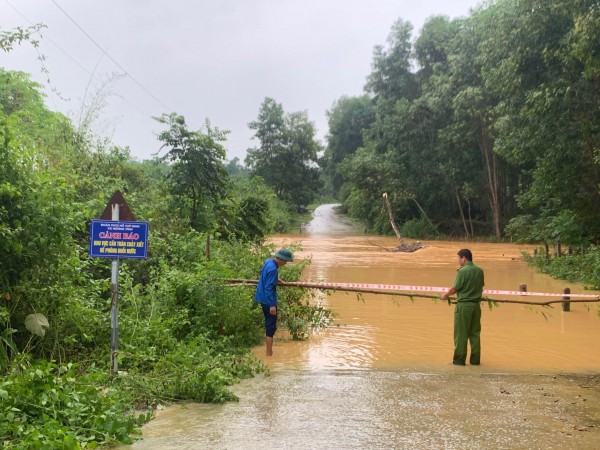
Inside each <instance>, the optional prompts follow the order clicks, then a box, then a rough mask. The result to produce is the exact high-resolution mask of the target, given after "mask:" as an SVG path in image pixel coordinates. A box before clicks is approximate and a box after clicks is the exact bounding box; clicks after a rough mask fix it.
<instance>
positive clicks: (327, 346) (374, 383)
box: [133, 205, 600, 449]
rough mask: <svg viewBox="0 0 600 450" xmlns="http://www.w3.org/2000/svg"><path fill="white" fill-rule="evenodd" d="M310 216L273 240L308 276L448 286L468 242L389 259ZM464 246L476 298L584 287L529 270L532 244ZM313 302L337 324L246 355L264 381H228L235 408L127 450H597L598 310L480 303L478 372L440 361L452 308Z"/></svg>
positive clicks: (378, 241) (195, 411)
mask: <svg viewBox="0 0 600 450" xmlns="http://www.w3.org/2000/svg"><path fill="white" fill-rule="evenodd" d="M314 217H315V218H314V220H313V221H312V222H311V223H309V224H308V225H307V226H306V227H305V229H304V230H303V232H302V233H300V234H298V235H294V236H291V235H287V236H278V237H275V238H274V240H275V242H277V243H278V244H279V245H289V244H295V243H296V244H297V243H300V244H301V246H302V250H301V251H298V252H296V255H295V256H296V258H297V259H301V258H310V259H311V261H312V264H311V265H310V266H308V268H307V269H306V270H305V272H304V274H303V278H304V279H305V280H307V281H329V282H353V283H358V282H362V283H388V284H411V285H422V286H445V287H448V286H450V285H451V284H452V281H453V280H454V274H455V270H456V258H455V255H456V252H457V250H458V249H460V248H462V247H464V246H465V244H462V243H459V242H443V241H442V242H437V241H431V242H427V244H428V247H427V248H425V249H423V250H419V251H417V252H415V253H394V252H391V251H389V250H390V249H392V248H393V247H395V246H396V245H397V243H398V242H397V240H396V239H395V238H385V237H376V236H366V235H361V234H360V233H358V232H356V230H355V229H354V227H353V225H352V223H351V222H350V221H348V220H347V219H346V218H344V217H343V216H339V215H337V214H336V213H335V210H334V209H333V207H332V206H331V205H324V206H322V207H319V208H317V210H316V211H315V213H314ZM468 247H469V248H470V249H471V250H472V251H473V255H474V262H475V263H476V264H477V265H479V266H480V267H482V268H483V269H484V271H485V276H486V289H505V290H517V289H518V286H519V284H521V283H525V284H527V287H528V290H529V291H537V292H562V290H563V288H564V287H570V288H571V291H572V292H574V293H575V292H577V293H582V292H583V289H582V287H581V286H578V285H573V284H567V283H565V282H561V281H556V280H553V279H551V278H550V277H547V276H545V275H541V274H538V273H535V271H534V270H533V269H530V268H529V267H527V265H526V264H525V262H524V261H523V260H522V258H521V251H522V250H531V249H530V248H522V247H519V246H516V245H512V244H485V243H476V244H469V245H468ZM283 278H284V277H283ZM498 298H500V297H498ZM527 299H528V300H536V299H535V298H530V297H528V298H527ZM537 300H539V299H537ZM319 301H321V302H323V303H325V304H326V305H328V306H329V307H330V308H331V309H332V310H333V311H334V312H335V313H336V315H337V317H336V322H335V324H336V325H337V326H334V327H332V328H331V329H328V330H325V331H322V332H319V333H317V334H316V335H314V336H311V337H310V339H308V340H307V341H302V342H295V341H290V340H288V339H286V335H285V332H284V331H283V332H280V331H278V335H279V338H278V339H276V342H275V347H274V356H273V357H272V358H268V359H267V358H265V357H263V352H264V349H263V348H262V347H259V348H257V349H255V354H256V355H257V356H258V357H260V358H262V359H263V360H264V361H265V362H266V363H267V364H268V365H269V367H270V369H271V374H270V376H267V377H263V376H261V377H257V378H255V379H252V380H247V381H244V382H243V383H241V384H240V385H238V386H236V387H235V388H234V391H235V392H236V393H237V394H238V395H239V396H240V401H239V402H237V403H229V404H226V405H196V404H194V405H185V406H175V407H171V408H169V409H168V410H166V411H164V412H161V413H160V414H159V415H158V417H157V418H156V419H155V420H153V421H152V422H151V423H150V424H148V425H146V426H145V427H144V430H143V432H144V440H143V441H140V442H138V443H136V444H135V445H134V446H133V448H135V449H138V448H139V449H179V448H182V449H196V448H223V449H238V448H240V449H241V448H244V449H245V448H290V449H291V448H298V449H301V448H326V449H330V448H331V449H334V448H335V449H337V448H407V449H408V448H411V449H412V448H449V449H450V448H457V449H463V448H465V449H466V448H490V449H492V448H582V449H592V448H600V379H599V377H598V375H599V374H600V351H598V348H597V346H598V342H600V317H598V314H597V311H598V308H597V306H596V305H594V304H590V305H588V306H586V305H584V304H572V305H571V311H570V312H563V311H562V310H561V308H560V305H556V306H555V307H554V308H551V309H549V308H544V309H542V308H540V307H525V306H522V305H505V304H502V305H500V307H498V308H495V309H494V310H493V311H490V310H489V309H488V308H487V307H482V310H483V314H482V361H481V366H479V367H474V366H468V365H467V366H466V367H457V366H452V365H449V364H448V362H449V361H450V360H451V356H452V345H453V344H452V326H453V322H452V321H453V311H454V306H452V307H450V306H448V305H447V304H446V303H445V302H441V301H437V302H434V301H432V300H430V299H420V298H415V299H414V302H411V301H410V299H407V298H405V297H392V296H389V295H375V294H364V295H363V296H361V298H357V296H356V294H350V293H341V292H334V293H332V294H331V295H329V296H327V295H322V296H320V297H319ZM276 338H277V336H276Z"/></svg>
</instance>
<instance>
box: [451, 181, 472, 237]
mask: <svg viewBox="0 0 600 450" xmlns="http://www.w3.org/2000/svg"><path fill="white" fill-rule="evenodd" d="M454 194H455V195H456V203H458V210H459V211H460V219H461V220H462V224H463V227H464V229H465V236H466V237H467V238H468V237H469V229H468V228H467V221H466V220H465V214H464V213H463V208H462V205H461V204H460V195H458V189H456V188H454Z"/></svg>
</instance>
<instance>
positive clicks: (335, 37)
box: [0, 0, 480, 162]
mask: <svg viewBox="0 0 600 450" xmlns="http://www.w3.org/2000/svg"><path fill="white" fill-rule="evenodd" d="M479 3H480V2H479V0H421V1H418V0H417V1H415V0H395V1H393V0H371V1H367V0H171V1H166V0H102V1H100V0H86V1H82V0H0V31H9V30H12V29H13V28H15V27H17V26H21V27H27V26H29V25H31V24H35V23H40V22H41V23H43V24H44V25H46V26H47V28H46V29H45V30H44V31H43V34H44V35H45V38H42V39H41V42H40V48H39V52H40V53H41V54H43V55H44V56H45V57H46V58H47V59H46V61H45V63H44V64H45V67H46V68H47V69H48V71H49V77H50V81H51V84H52V87H53V88H54V89H56V90H57V91H58V92H59V93H60V94H61V95H60V96H58V95H56V94H55V93H53V92H52V90H51V89H49V88H48V87H46V89H45V92H46V93H47V95H48V97H47V101H46V103H47V105H48V107H49V108H50V109H53V110H56V111H61V112H64V113H65V114H67V115H68V116H69V117H71V118H72V119H73V122H74V123H75V125H77V123H78V121H79V116H80V111H81V110H82V105H83V102H84V98H87V102H88V103H89V99H90V98H91V97H92V96H93V95H94V94H95V93H97V92H98V86H99V85H100V84H101V80H103V79H107V78H108V77H109V76H110V74H113V73H119V74H123V70H122V69H121V68H123V69H125V71H126V72H127V73H128V74H129V75H130V76H124V77H121V78H119V79H118V80H117V81H115V82H114V83H113V85H112V88H111V92H112V93H113V95H110V96H108V97H107V98H106V100H107V105H106V106H105V107H104V108H103V109H102V110H101V117H100V118H99V119H98V120H97V121H96V122H95V124H94V131H96V132H97V133H99V134H100V135H102V136H104V137H108V138H110V139H111V140H112V141H113V142H114V143H115V144H116V145H120V146H129V147H130V149H131V152H132V155H133V156H134V157H136V158H138V159H149V158H151V157H152V155H153V154H155V153H156V152H157V151H158V150H159V147H160V143H159V142H158V140H157V139H156V134H157V132H159V131H161V130H162V129H163V127H162V126H161V125H160V124H159V123H158V122H156V121H154V120H153V119H152V116H159V115H161V114H162V113H170V112H176V113H178V114H181V115H183V116H185V118H186V121H187V124H188V127H189V128H190V129H193V130H197V129H199V128H201V127H203V126H204V121H205V119H206V118H208V119H209V120H210V122H211V125H212V126H213V127H217V128H220V129H222V130H230V131H231V134H229V136H228V139H227V142H226V143H225V147H226V149H227V158H228V159H233V158H234V157H238V158H240V160H241V161H242V162H243V160H244V158H245V156H246V150H247V149H248V148H250V147H253V146H255V145H256V144H257V143H256V141H254V140H252V139H251V138H252V136H253V132H252V130H250V129H249V128H248V123H249V122H251V121H253V120H255V119H256V117H257V116H258V110H259V107H260V105H261V103H262V101H263V99H264V98H265V97H272V98H274V99H275V100H276V101H277V102H278V103H281V104H282V105H283V108H284V110H285V111H286V112H288V113H289V112H294V111H306V112H307V113H308V117H309V119H310V120H311V121H312V122H314V123H315V125H316V128H317V136H318V138H319V139H320V140H321V142H322V143H325V139H324V138H325V135H326V134H327V118H326V115H325V113H326V111H327V110H328V109H330V108H331V106H332V104H333V102H334V101H335V100H337V99H339V98H340V97H342V96H344V95H348V96H356V95H361V94H362V93H363V87H364V84H365V81H366V77H367V76H368V75H369V73H370V72H371V61H372V55H373V47H374V46H375V45H385V44H386V38H387V36H388V34H389V32H390V29H391V26H392V23H393V22H394V21H395V20H396V19H398V18H402V19H404V20H406V21H408V22H410V23H412V24H413V26H414V33H415V36H416V35H418V34H419V31H420V29H421V27H422V25H423V23H424V22H425V20H426V19H427V18H428V17H430V16H432V15H439V14H443V15H447V16H449V17H451V18H454V17H459V16H466V15H468V13H469V10H470V9H471V8H474V7H475V6H477V5H478V4H479ZM61 8H62V9H63V10H64V11H65V12H66V14H68V16H70V17H71V18H72V19H73V20H74V21H75V22H76V23H77V24H78V25H79V27H81V28H82V29H83V30H85V32H86V33H87V34H88V35H89V36H90V37H91V38H92V39H93V41H95V42H96V43H97V44H98V45H99V46H100V48H102V49H103V50H104V52H106V53H103V51H102V50H101V49H100V48H98V46H97V45H96V44H95V43H94V42H93V41H92V40H91V39H90V38H88V37H87V36H86V34H84V32H82V31H81V30H80V29H79V28H78V26H77V25H75V24H74V23H73V21H71V19H69V17H68V16H67V15H66V14H65V13H64V12H63V11H61ZM37 57H38V55H37V53H36V51H35V49H33V48H32V46H31V45H29V44H23V45H21V46H20V47H16V48H15V49H14V50H13V51H11V52H9V53H4V52H2V53H0V66H1V67H3V68H5V69H8V70H21V71H24V72H28V73H31V74H32V78H33V79H34V80H35V81H38V82H40V83H42V84H44V85H47V83H46V79H47V77H46V76H45V75H43V74H42V73H41V70H40V69H41V65H40V62H39V61H38V60H37ZM113 60H114V61H116V63H117V64H118V65H117V64H115V62H114V61H113ZM119 66H121V68H119ZM140 85H141V86H140ZM86 89H87V92H88V94H87V97H86ZM61 97H62V98H61Z"/></svg>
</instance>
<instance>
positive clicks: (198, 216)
mask: <svg viewBox="0 0 600 450" xmlns="http://www.w3.org/2000/svg"><path fill="white" fill-rule="evenodd" d="M155 119H156V120H157V121H158V122H160V123H162V124H165V125H167V126H168V129H167V130H165V131H163V132H162V133H160V134H159V135H158V139H159V140H160V141H162V142H163V143H164V144H163V146H162V147H161V148H166V149H168V150H167V153H166V155H164V156H163V160H165V161H169V162H171V163H173V169H172V171H171V173H170V174H169V180H170V182H171V186H172V191H173V193H174V194H175V195H176V196H177V197H178V198H179V199H180V204H181V205H182V207H183V208H184V209H185V210H187V212H188V213H189V220H190V226H191V227H192V228H194V229H196V230H202V231H206V230H209V229H211V228H212V226H213V222H214V215H213V208H214V206H215V205H216V204H218V202H219V201H220V200H221V199H222V198H223V197H224V195H225V193H226V187H227V180H228V175H227V172H226V171H225V166H224V160H225V155H226V152H225V148H224V147H223V146H222V145H221V144H220V142H224V141H225V140H226V135H227V133H228V132H227V131H221V130H219V129H218V128H212V127H211V125H210V122H209V121H208V120H207V121H206V124H205V128H206V130H205V131H204V130H198V131H191V130H189V129H188V127H187V125H186V123H185V118H184V117H183V116H180V115H178V114H175V113H171V114H163V115H162V116H160V117H157V118H155Z"/></svg>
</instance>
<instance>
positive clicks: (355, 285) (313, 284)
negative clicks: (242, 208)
mask: <svg viewBox="0 0 600 450" xmlns="http://www.w3.org/2000/svg"><path fill="white" fill-rule="evenodd" d="M286 284H287V285H295V284H297V285H302V286H306V285H307V284H308V285H311V287H322V288H328V287H331V288H362V289H378V290H382V291H411V292H413V291H414V292H447V291H448V290H449V289H448V288H445V287H435V286H409V285H401V284H368V283H327V282H311V281H304V282H292V283H288V282H286ZM483 294H484V295H485V294H487V295H519V296H529V297H565V296H569V297H571V298H573V297H577V298H598V297H600V295H598V294H553V293H549V292H521V291H502V290H498V289H485V290H484V291H483Z"/></svg>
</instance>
